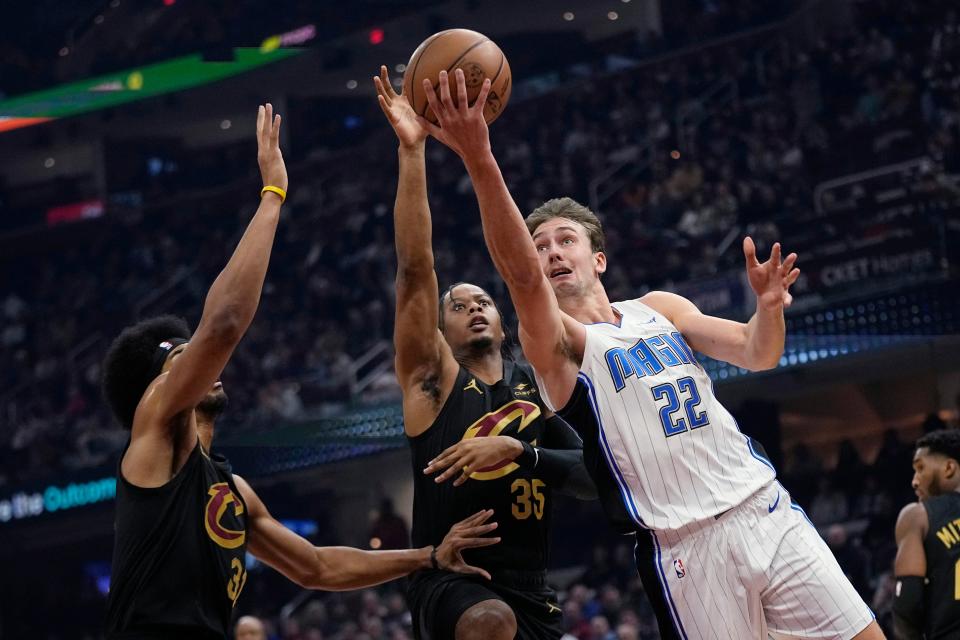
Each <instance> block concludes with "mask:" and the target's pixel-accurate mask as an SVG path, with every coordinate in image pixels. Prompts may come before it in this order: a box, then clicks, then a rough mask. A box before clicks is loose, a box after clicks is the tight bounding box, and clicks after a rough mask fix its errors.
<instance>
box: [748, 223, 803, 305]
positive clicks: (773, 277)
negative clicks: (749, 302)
mask: <svg viewBox="0 0 960 640" xmlns="http://www.w3.org/2000/svg"><path fill="white" fill-rule="evenodd" d="M743 255H744V257H745V258H746V261H747V279H748V280H749V281H750V288H752V289H753V292H754V293H755V294H757V307H758V308H761V309H766V310H775V309H777V308H779V307H781V306H782V307H789V306H790V304H791V303H792V302H793V296H792V295H790V285H792V284H793V283H794V282H796V281H797V278H799V277H800V269H795V268H794V267H793V265H794V264H796V262H797V254H795V253H791V254H790V255H788V256H787V258H786V260H784V261H783V262H782V263H781V262H780V243H779V242H777V243H774V245H773V248H772V249H771V250H770V258H769V259H768V260H767V261H766V262H763V263H761V262H759V261H758V260H757V247H756V245H754V243H753V238H751V237H750V236H747V237H746V238H744V239H743Z"/></svg>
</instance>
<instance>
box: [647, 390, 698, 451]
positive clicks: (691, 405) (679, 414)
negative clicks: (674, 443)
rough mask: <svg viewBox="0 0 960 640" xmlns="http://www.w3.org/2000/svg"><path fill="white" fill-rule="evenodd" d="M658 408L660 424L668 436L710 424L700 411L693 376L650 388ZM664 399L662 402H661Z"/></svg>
mask: <svg viewBox="0 0 960 640" xmlns="http://www.w3.org/2000/svg"><path fill="white" fill-rule="evenodd" d="M650 391H651V392H653V399H654V400H655V401H656V402H657V406H658V407H659V408H660V411H659V414H660V424H661V426H663V433H664V435H666V436H667V437H668V438H669V437H670V436H675V435H677V434H678V433H683V432H684V431H688V430H690V429H699V428H700V427H705V426H707V425H708V424H710V420H709V419H708V418H707V413H706V411H700V409H699V407H700V402H701V401H700V392H699V391H698V390H697V384H696V382H694V380H693V378H691V377H690V376H686V377H684V378H680V379H678V380H677V381H676V384H674V383H673V382H665V383H663V384H658V385H657V386H655V387H653V388H651V389H650ZM663 400H666V402H664V403H663V404H661V402H662V401H663Z"/></svg>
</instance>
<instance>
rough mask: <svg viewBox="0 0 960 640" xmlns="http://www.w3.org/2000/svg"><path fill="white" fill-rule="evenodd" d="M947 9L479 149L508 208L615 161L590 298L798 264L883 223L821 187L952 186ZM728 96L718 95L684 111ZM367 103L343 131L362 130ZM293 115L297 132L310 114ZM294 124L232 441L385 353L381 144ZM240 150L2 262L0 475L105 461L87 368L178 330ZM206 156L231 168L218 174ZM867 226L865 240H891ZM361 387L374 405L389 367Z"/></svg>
mask: <svg viewBox="0 0 960 640" xmlns="http://www.w3.org/2000/svg"><path fill="white" fill-rule="evenodd" d="M950 4H951V3H950V2H948V1H946V0H936V1H927V2H920V1H919V0H911V1H909V2H892V1H881V2H865V3H859V4H856V5H854V6H855V8H856V9H857V12H856V16H855V19H854V20H853V21H852V23H851V24H850V25H849V26H847V27H843V28H840V29H838V30H836V31H835V32H832V33H824V34H823V35H822V36H821V37H820V38H819V39H818V40H816V41H815V42H814V43H813V45H812V46H801V45H798V44H795V43H792V41H791V40H790V39H789V38H779V37H776V38H775V39H774V40H773V41H772V42H771V41H770V40H766V41H763V42H764V44H762V45H758V44H757V43H756V42H755V41H753V40H751V41H750V44H737V43H734V44H729V45H724V46H722V47H721V48H718V49H709V50H704V51H697V52H695V53H693V54H688V55H685V56H681V57H677V58H667V59H665V60H661V61H659V62H656V63H652V64H647V65H641V66H639V67H635V68H632V69H630V70H627V71H623V72H620V73H618V74H615V75H608V76H604V77H602V78H601V77H598V78H594V79H589V80H586V81H582V82H580V83H579V84H576V85H573V86H565V87H562V88H561V89H558V90H557V91H555V92H553V93H549V94H547V95H544V96H541V97H538V98H534V99H531V100H528V101H526V102H519V103H517V104H515V105H511V109H510V114H509V117H507V118H503V119H501V120H499V121H498V122H497V123H496V125H495V126H494V127H493V129H492V136H493V145H494V150H495V152H496V154H497V157H498V159H499V161H500V163H501V166H502V168H503V173H504V175H505V176H506V178H507V181H508V183H509V185H510V187H511V189H512V192H513V194H514V197H515V199H516V201H517V203H518V205H519V206H520V209H521V211H530V210H531V209H532V208H533V207H535V206H537V205H538V204H540V203H541V202H543V201H544V200H546V199H548V198H551V197H555V196H558V195H570V196H572V197H574V198H576V199H578V200H580V201H582V202H584V203H590V201H591V180H592V179H593V178H594V177H596V176H599V175H602V174H605V173H609V172H610V169H611V168H614V169H617V170H620V169H624V168H625V171H626V173H625V174H624V175H625V178H624V179H623V181H622V182H621V183H619V184H617V185H616V186H617V188H616V189H614V190H612V192H611V194H610V196H609V198H608V200H606V201H605V202H603V203H602V204H601V215H602V219H603V221H604V224H605V225H606V228H607V229H608V235H607V253H608V255H609V256H611V264H612V265H613V268H612V269H610V270H609V271H608V273H607V275H606V283H605V284H606V287H607V289H608V291H609V292H610V294H611V298H612V299H618V298H629V297H636V296H638V295H641V294H642V293H644V292H645V291H646V290H648V289H650V288H660V287H671V286H673V285H675V284H677V283H682V282H686V281H689V280H693V279H698V278H703V277H708V276H711V275H713V274H715V273H718V272H721V271H724V270H726V269H729V268H736V267H737V266H738V265H739V264H740V262H741V260H742V256H741V254H740V252H739V243H738V242H732V243H729V242H725V238H727V236H728V234H730V233H731V231H733V232H734V233H735V235H736V238H737V239H739V237H741V236H742V235H743V234H746V233H749V234H751V235H753V237H754V238H755V240H756V241H757V244H758V247H759V251H760V252H761V254H762V252H763V251H765V250H768V248H769V246H770V245H771V244H772V242H773V241H775V240H779V239H783V240H784V241H785V242H788V243H789V245H790V247H789V248H790V249H791V250H796V251H798V252H800V253H801V255H809V254H805V253H804V252H805V251H809V250H814V247H815V246H819V245H822V244H824V243H834V244H836V243H840V245H841V246H842V243H844V242H851V243H852V242H855V241H856V240H857V239H859V238H861V237H863V235H864V234H865V233H871V232H872V233H878V231H877V224H881V223H880V222H878V221H876V220H873V219H871V217H870V216H867V215H857V216H847V217H837V218H830V217H828V218H818V217H817V215H818V214H816V213H815V211H814V209H813V205H812V191H813V187H814V186H815V185H816V184H817V183H818V182H820V181H821V180H823V179H825V178H829V177H835V176H837V175H843V174H844V173H849V172H851V171H855V170H857V169H863V168H869V167H872V166H876V165H877V164H882V163H890V162H895V161H898V160H903V159H907V158H913V157H916V156H917V155H925V156H927V157H928V158H929V160H930V163H931V166H932V167H933V168H934V169H933V170H935V171H939V172H943V173H953V174H956V173H960V146H958V139H960V91H957V89H958V87H960V70H958V69H957V66H956V62H955V60H957V59H960V35H958V33H960V22H958V17H957V12H956V10H955V9H952V8H950ZM718 6H725V5H724V3H720V5H718ZM731 6H732V5H731ZM735 23H736V22H735V21H734V24H735ZM724 24H725V23H724ZM727 86H729V87H735V91H734V93H733V94H732V96H733V97H731V98H730V99H729V100H721V101H719V102H717V101H716V100H703V99H701V96H702V95H703V94H704V93H705V92H707V91H712V90H714V89H715V88H717V87H727ZM720 94H721V95H725V94H724V92H723V91H721V92H720ZM372 102H373V101H372V100H371V105H370V106H369V111H368V113H367V114H366V115H365V117H366V118H367V119H368V120H369V121H370V122H371V123H378V124H380V123H379V118H380V115H379V112H378V111H376V106H375V105H374V104H372ZM698 110H699V111H698ZM294 111H295V114H296V112H299V114H300V118H301V120H302V126H301V127H300V129H301V130H307V129H309V128H310V121H311V120H312V119H313V117H314V114H313V113H312V112H311V110H310V108H309V107H302V108H300V109H299V110H297V109H295V108H294ZM701 111H702V112H703V113H702V114H701V115H702V118H701V117H694V116H696V115H697V114H698V113H700V112H701ZM681 112H682V113H688V114H693V115H692V116H691V117H690V118H686V119H678V118H677V117H676V115H677V114H678V113H681ZM292 120H293V121H292V122H290V124H289V131H290V135H291V136H292V139H291V146H292V147H293V149H292V151H291V154H290V155H291V157H294V158H300V159H301V160H299V161H297V162H294V163H293V164H292V165H291V175H292V180H291V185H292V189H291V195H290V199H289V200H288V204H287V206H286V208H285V215H284V218H285V219H284V221H283V223H282V225H281V227H280V230H279V231H278V237H277V241H276V247H275V250H274V254H273V260H272V263H271V268H270V274H269V276H268V281H267V283H266V286H265V288H264V294H263V300H262V303H261V307H260V311H259V313H258V316H257V319H256V320H255V322H254V324H253V326H252V327H251V329H250V331H249V333H248V335H247V336H246V338H245V339H244V341H243V343H242V344H241V347H240V348H239V349H238V351H237V353H236V355H235V356H234V358H233V360H232V361H231V363H230V366H229V367H228V369H227V371H226V372H225V374H224V383H225V386H226V389H227V391H228V394H229V395H230V401H231V409H230V410H229V415H230V418H229V419H230V421H231V422H232V423H233V424H235V425H240V426H241V427H245V428H255V427H256V425H258V424H264V423H271V422H274V421H277V420H290V419H296V418H299V417H303V416H304V415H306V414H309V413H310V412H311V411H313V410H314V409H315V408H316V407H322V406H327V407H329V406H330V404H331V403H337V402H340V403H342V402H345V401H349V400H350V398H351V395H352V394H351V392H352V391H353V390H354V389H355V388H356V383H357V380H358V378H359V377H362V376H363V374H364V372H365V370H364V369H362V367H361V366H360V365H359V364H358V363H357V358H358V357H360V356H362V355H363V354H366V353H370V354H371V357H370V359H369V362H366V363H365V365H366V366H374V365H376V364H378V363H380V362H382V361H384V360H389V359H390V358H391V356H390V353H389V349H385V350H384V349H382V347H383V345H384V344H387V345H388V344H389V340H390V338H391V333H392V316H393V302H394V300H393V296H394V287H393V278H394V273H395V259H394V253H393V229H392V205H393V198H394V193H395V184H396V182H395V181H396V178H395V176H396V165H395V162H396V161H395V158H394V155H393V153H392V150H393V148H394V141H393V140H392V138H391V134H390V132H389V131H388V130H387V128H386V127H385V126H383V125H382V124H380V126H370V127H369V130H370V133H369V135H367V136H366V137H365V138H364V139H363V140H362V141H360V142H359V143H355V144H353V145H351V146H348V147H343V148H328V147H324V148H322V149H311V148H304V147H303V145H302V144H301V143H298V141H297V135H298V134H297V130H298V123H297V119H296V117H293V118H292ZM298 144H300V146H299V147H298V146H297V145H298ZM247 151H249V149H248V148H246V147H244V148H240V147H237V146H233V147H229V148H226V149H224V150H222V151H221V152H220V153H219V154H215V155H211V154H201V156H202V157H197V158H184V162H185V163H187V162H188V161H189V162H192V163H193V164H189V165H188V167H189V169H190V170H184V171H183V173H182V176H183V179H184V180H186V179H187V177H188V176H192V179H193V180H197V179H199V178H197V177H198V176H202V177H203V179H206V180H208V181H213V182H207V183H197V184H195V185H194V186H195V187H196V189H197V192H196V193H198V194H201V195H191V192H189V191H188V192H186V193H184V194H180V195H178V196H176V197H175V198H173V199H172V200H171V199H169V197H167V199H166V200H163V198H162V197H161V195H160V194H162V193H169V192H170V191H171V190H173V191H176V186H177V184H178V179H177V176H173V177H169V176H162V175H161V176H153V177H151V178H147V179H146V182H144V184H142V185H141V188H142V192H143V195H144V199H145V201H146V202H147V203H153V202H154V198H155V197H156V198H157V199H158V201H159V204H156V205H152V204H148V206H146V207H144V209H143V210H142V211H140V212H138V213H135V214H130V215H126V216H113V217H108V218H107V219H105V220H102V221H95V222H89V223H83V224H78V225H75V227H76V228H75V229H70V230H69V231H60V232H59V235H57V232H56V230H55V231H52V232H50V237H49V238H47V239H46V242H48V244H49V246H48V247H47V250H34V251H31V250H30V249H29V248H26V249H25V248H23V247H17V248H16V250H11V251H9V252H6V253H5V255H4V257H3V258H0V291H2V292H3V294H2V295H3V298H2V299H0V316H2V318H3V322H2V330H0V389H2V390H3V391H2V392H0V441H2V442H3V443H4V446H3V447H0V485H2V484H3V483H4V482H10V483H16V482H25V481H29V480H31V479H32V478H34V477H36V476H38V475H42V474H47V473H50V472H51V471H56V470H58V469H64V468H65V469H76V468H84V467H90V466H96V465H98V464H104V463H107V462H108V461H109V460H110V456H111V454H112V453H114V452H115V451H116V450H117V448H118V447H119V446H122V443H123V442H124V440H125V434H124V433H122V432H120V431H119V430H118V429H116V428H115V427H114V425H113V422H112V420H111V419H110V417H109V416H108V415H107V413H106V410H105V408H104V404H103V403H102V402H101V401H100V399H99V389H98V382H99V377H100V370H99V359H100V357H101V356H102V354H103V352H104V351H105V349H106V346H107V344H108V342H109V339H111V338H112V336H113V335H115V334H116V332H117V331H118V330H119V329H120V328H121V327H122V326H124V325H125V324H127V323H129V322H131V321H132V320H134V319H135V318H136V317H142V316H144V315H149V314H151V313H157V312H171V311H173V312H177V313H180V314H183V315H185V316H186V317H187V318H188V320H189V321H190V322H193V323H195V322H196V320H197V318H198V315H199V311H200V309H201V307H202V302H203V296H204V295H205V293H206V290H207V288H208V286H209V284H210V282H212V280H213V278H214V277H215V276H216V274H217V272H218V271H219V269H220V268H222V266H223V264H224V263H225V261H226V259H227V258H228V257H229V254H230V252H231V251H232V248H233V246H234V245H235V243H236V241H237V240H238V238H239V234H240V233H241V232H242V229H243V228H244V226H245V224H246V222H247V221H248V220H249V216H250V212H251V209H252V206H253V203H252V202H251V198H250V196H249V193H248V191H249V190H250V188H249V184H250V183H252V182H253V180H255V173H254V172H253V171H254V170H255V167H254V166H253V162H252V160H251V161H250V162H247V163H244V162H242V160H238V159H242V157H243V156H242V152H247ZM251 157H252V156H251ZM211 158H213V159H211ZM318 158H319V159H318ZM221 159H222V160H223V162H222V163H220V160H221ZM231 159H232V160H231ZM455 160H456V159H455V157H454V156H453V155H452V154H451V153H450V152H448V151H447V150H446V149H445V148H443V147H442V146H441V145H439V144H437V143H433V142H431V143H430V144H429V146H428V180H429V189H430V204H431V209H432V212H433V217H434V251H435V254H436V266H437V270H438V273H439V276H440V282H441V283H442V286H445V285H446V284H447V283H450V282H454V281H458V280H466V281H471V282H475V283H477V284H480V285H481V286H484V287H486V288H488V290H490V291H491V292H492V293H493V295H494V296H495V297H496V298H497V299H498V301H499V302H500V304H501V305H502V306H503V307H504V309H505V312H506V313H507V316H508V319H510V318H512V312H511V309H510V307H509V304H508V300H507V296H506V292H505V291H504V288H503V286H502V284H501V283H500V282H499V280H498V279H497V278H496V277H494V275H495V271H494V270H493V268H492V266H491V264H490V262H489V258H488V256H487V254H486V251H485V248H484V245H483V240H482V236H481V231H480V225H479V224H477V223H476V222H477V220H478V216H477V213H476V203H475V198H474V195H473V191H472V189H471V185H470V182H469V179H468V178H467V176H466V174H465V172H464V171H463V168H462V166H461V164H460V163H459V162H458V161H455ZM298 162H299V164H298ZM218 163H219V164H221V165H222V167H228V168H229V169H222V167H221V169H222V172H221V173H218V170H217V169H218V166H219V165H218ZM194 167H198V169H200V170H193V168H194ZM241 167H242V168H241ZM358 169H359V170H358ZM634 169H636V170H634ZM640 169H642V170H640ZM233 171H236V172H239V173H232V172H233ZM223 172H225V173H223ZM217 180H221V181H222V183H221V184H220V186H223V183H225V184H233V185H236V184H238V180H239V183H240V185H241V186H242V190H238V189H237V188H227V189H219V190H218V191H216V194H215V196H209V195H202V194H209V193H210V189H211V187H217V186H218V183H217ZM931 220H932V218H930V217H922V219H921V217H916V219H914V220H909V221H907V222H906V223H903V225H904V226H903V228H898V229H896V231H897V233H899V234H901V235H902V234H904V233H909V232H910V228H911V225H919V226H920V227H921V228H924V225H926V224H931ZM201 221H202V222H201ZM881 222H882V224H883V225H885V226H881V227H879V229H880V231H879V233H889V232H890V230H891V227H890V225H889V224H887V223H886V222H883V221H881ZM14 264H15V267H14ZM105 283H110V284H109V286H105ZM372 349H373V350H375V351H371V350H372ZM377 349H380V350H379V351H376V350H377ZM383 382H384V384H383V386H384V387H385V388H386V393H389V392H390V390H391V385H390V382H389V376H384V378H383ZM376 386H377V385H374V387H373V388H371V389H369V390H368V394H378V393H379V391H378V390H377V389H376ZM377 397H382V396H380V395H378V396H377Z"/></svg>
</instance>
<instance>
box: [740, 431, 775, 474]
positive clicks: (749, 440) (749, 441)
mask: <svg viewBox="0 0 960 640" xmlns="http://www.w3.org/2000/svg"><path fill="white" fill-rule="evenodd" d="M734 423H736V420H734ZM739 429H740V427H739V426H738V427H737V430H739ZM740 435H742V436H743V437H744V438H746V439H747V448H748V449H750V455H751V456H753V457H754V458H756V459H757V460H759V461H760V462H762V463H763V464H765V465H767V466H768V467H770V470H771V471H773V473H774V474H776V473H777V470H776V469H774V468H773V463H772V462H770V461H769V460H767V459H766V458H764V457H763V456H762V455H760V454H759V453H757V451H756V449H754V448H753V438H751V437H750V436H748V435H746V434H745V433H743V432H741V433H740Z"/></svg>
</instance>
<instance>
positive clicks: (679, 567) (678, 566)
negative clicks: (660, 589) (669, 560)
mask: <svg viewBox="0 0 960 640" xmlns="http://www.w3.org/2000/svg"><path fill="white" fill-rule="evenodd" d="M673 570H674V571H676V572H677V578H682V577H683V576H685V575H687V570H686V569H684V568H683V560H681V559H680V558H677V559H676V560H674V561H673Z"/></svg>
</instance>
